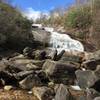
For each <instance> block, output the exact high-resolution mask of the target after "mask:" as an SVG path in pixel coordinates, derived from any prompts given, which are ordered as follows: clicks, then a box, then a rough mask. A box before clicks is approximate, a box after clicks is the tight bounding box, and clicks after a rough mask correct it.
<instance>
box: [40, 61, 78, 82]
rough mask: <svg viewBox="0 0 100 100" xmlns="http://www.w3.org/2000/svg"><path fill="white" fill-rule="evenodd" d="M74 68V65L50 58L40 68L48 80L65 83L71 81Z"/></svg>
mask: <svg viewBox="0 0 100 100" xmlns="http://www.w3.org/2000/svg"><path fill="white" fill-rule="evenodd" d="M76 69H77V66H76V65H73V64H69V63H61V62H56V61H51V60H47V61H46V62H45V63H44V65H43V68H42V70H44V72H45V73H46V74H47V76H48V77H49V78H50V80H52V81H55V82H57V83H65V84H69V83H73V79H74V78H75V71H76Z"/></svg>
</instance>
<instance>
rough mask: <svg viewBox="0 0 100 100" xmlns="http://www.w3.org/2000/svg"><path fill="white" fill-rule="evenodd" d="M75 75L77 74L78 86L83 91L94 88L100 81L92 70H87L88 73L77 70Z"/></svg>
mask: <svg viewBox="0 0 100 100" xmlns="http://www.w3.org/2000/svg"><path fill="white" fill-rule="evenodd" d="M75 73H76V78H77V82H78V85H79V86H80V87H81V88H83V89H86V88H89V87H91V86H93V85H94V84H95V82H96V81H98V80H99V79H98V78H97V77H96V75H95V73H94V72H93V71H90V70H86V71H82V70H77V71H76V72H75Z"/></svg>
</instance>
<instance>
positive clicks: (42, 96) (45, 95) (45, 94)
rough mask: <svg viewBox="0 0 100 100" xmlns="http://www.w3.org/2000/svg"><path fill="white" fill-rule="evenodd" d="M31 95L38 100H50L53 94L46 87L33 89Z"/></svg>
mask: <svg viewBox="0 0 100 100" xmlns="http://www.w3.org/2000/svg"><path fill="white" fill-rule="evenodd" d="M32 90H33V94H34V95H35V96H36V97H37V98H38V99H39V100H52V99H53V95H54V92H53V90H52V89H50V88H48V87H45V86H43V87H34V88H33V89H32Z"/></svg>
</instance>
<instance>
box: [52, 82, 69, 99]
mask: <svg viewBox="0 0 100 100" xmlns="http://www.w3.org/2000/svg"><path fill="white" fill-rule="evenodd" d="M54 100H70V93H69V91H68V89H67V87H66V86H65V85H63V84H60V85H59V87H58V89H57V92H56V95H55V99H54Z"/></svg>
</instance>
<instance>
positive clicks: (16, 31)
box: [0, 3, 33, 46]
mask: <svg viewBox="0 0 100 100" xmlns="http://www.w3.org/2000/svg"><path fill="white" fill-rule="evenodd" d="M31 24H32V23H31V22H30V21H29V20H27V19H26V18H24V17H23V16H22V15H21V13H20V12H19V11H18V10H16V8H13V7H11V6H10V5H8V4H5V3H0V37H2V36H3V37H5V39H4V40H5V41H3V42H1V41H0V42H1V43H0V44H2V43H7V44H8V45H12V46H22V45H25V44H26V43H28V42H31V40H32V39H33V38H32V39H31V38H30V37H32V33H31ZM0 39H1V38H0ZM1 40H2V39H1Z"/></svg>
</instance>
